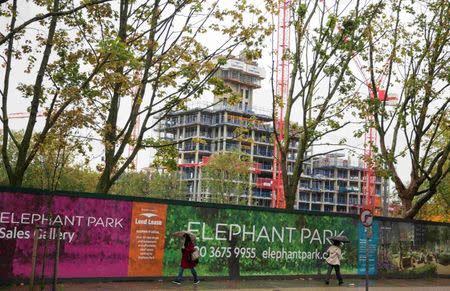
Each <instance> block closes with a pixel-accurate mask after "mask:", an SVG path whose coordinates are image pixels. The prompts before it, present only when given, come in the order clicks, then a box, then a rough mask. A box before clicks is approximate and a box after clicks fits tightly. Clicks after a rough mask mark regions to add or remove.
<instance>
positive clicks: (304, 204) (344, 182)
mask: <svg viewBox="0 0 450 291" xmlns="http://www.w3.org/2000/svg"><path fill="white" fill-rule="evenodd" d="M312 168H313V170H312V175H311V177H308V179H302V180H301V181H300V185H299V199H298V200H299V201H298V208H299V209H302V210H315V211H325V212H344V213H359V212H360V208H361V205H364V203H365V195H364V194H363V193H364V187H365V176H364V163H363V161H361V160H356V161H354V162H352V160H351V158H350V157H345V155H344V154H328V155H325V156H323V157H319V158H316V159H314V161H313V167H312ZM383 182H384V181H383V179H381V177H376V179H375V181H374V184H375V197H374V198H373V199H374V201H373V202H374V206H375V208H374V212H375V214H377V215H381V207H382V205H381V195H382V190H383Z"/></svg>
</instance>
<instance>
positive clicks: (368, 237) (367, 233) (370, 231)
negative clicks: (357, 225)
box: [366, 226, 372, 291]
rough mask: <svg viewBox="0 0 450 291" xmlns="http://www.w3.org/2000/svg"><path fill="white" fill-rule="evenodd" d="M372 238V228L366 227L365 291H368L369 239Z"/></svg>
mask: <svg viewBox="0 0 450 291" xmlns="http://www.w3.org/2000/svg"><path fill="white" fill-rule="evenodd" d="M371 237H372V227H371V226H369V227H366V291H369V247H370V244H369V239H370V238H371Z"/></svg>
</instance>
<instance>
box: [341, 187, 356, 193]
mask: <svg viewBox="0 0 450 291" xmlns="http://www.w3.org/2000/svg"><path fill="white" fill-rule="evenodd" d="M347 192H359V188H358V187H342V186H340V187H339V193H347Z"/></svg>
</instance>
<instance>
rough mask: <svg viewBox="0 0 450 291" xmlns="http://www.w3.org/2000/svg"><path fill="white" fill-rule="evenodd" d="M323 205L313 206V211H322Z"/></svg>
mask: <svg viewBox="0 0 450 291" xmlns="http://www.w3.org/2000/svg"><path fill="white" fill-rule="evenodd" d="M321 208H322V205H320V204H311V210H313V211H321V210H322V209H321Z"/></svg>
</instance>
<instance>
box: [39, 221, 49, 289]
mask: <svg viewBox="0 0 450 291" xmlns="http://www.w3.org/2000/svg"><path fill="white" fill-rule="evenodd" d="M50 219H51V216H50V217H49V220H50ZM49 230H50V227H49V226H47V227H45V229H44V231H45V240H44V254H43V255H42V270H41V287H40V289H41V291H44V289H45V262H46V260H47V243H48V236H49V235H50V233H49Z"/></svg>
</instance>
